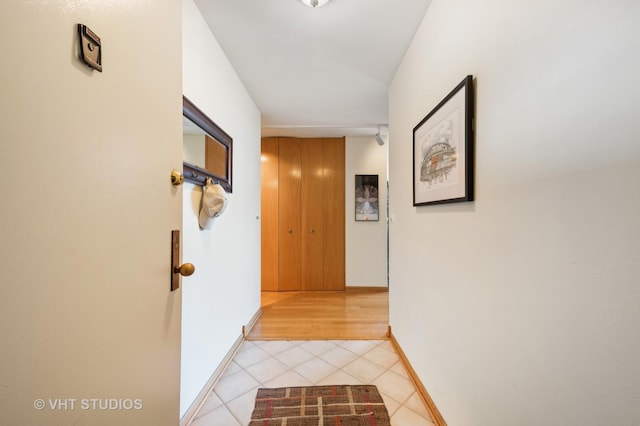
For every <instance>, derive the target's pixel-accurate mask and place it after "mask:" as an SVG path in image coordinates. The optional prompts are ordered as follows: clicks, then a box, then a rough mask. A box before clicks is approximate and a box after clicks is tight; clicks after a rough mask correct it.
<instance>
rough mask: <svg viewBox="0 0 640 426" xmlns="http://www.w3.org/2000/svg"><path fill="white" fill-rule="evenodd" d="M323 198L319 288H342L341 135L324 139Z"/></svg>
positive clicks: (343, 275)
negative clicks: (322, 257)
mask: <svg viewBox="0 0 640 426" xmlns="http://www.w3.org/2000/svg"><path fill="white" fill-rule="evenodd" d="M322 146H323V152H322V158H323V163H324V167H323V169H324V183H325V187H326V189H325V190H324V199H323V209H322V210H323V213H322V215H323V218H324V230H325V232H324V233H323V253H324V286H323V290H344V288H345V255H346V254H345V142H344V138H332V139H324V141H323V144H322Z"/></svg>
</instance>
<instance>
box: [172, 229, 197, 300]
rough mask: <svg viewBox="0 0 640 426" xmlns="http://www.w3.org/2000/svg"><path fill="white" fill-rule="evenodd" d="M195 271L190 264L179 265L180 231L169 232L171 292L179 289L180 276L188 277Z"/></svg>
mask: <svg viewBox="0 0 640 426" xmlns="http://www.w3.org/2000/svg"><path fill="white" fill-rule="evenodd" d="M195 271H196V267H195V266H193V264H192V263H183V264H182V265H181V264H180V231H179V230H177V229H176V230H173V231H171V291H175V290H177V289H179V288H180V276H183V277H188V276H189V275H192V274H193V273H194V272H195Z"/></svg>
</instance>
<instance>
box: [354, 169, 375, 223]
mask: <svg viewBox="0 0 640 426" xmlns="http://www.w3.org/2000/svg"><path fill="white" fill-rule="evenodd" d="M355 211H356V221H358V222H360V221H376V220H380V203H379V196H378V175H356V191H355Z"/></svg>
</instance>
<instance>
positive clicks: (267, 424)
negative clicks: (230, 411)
mask: <svg viewBox="0 0 640 426" xmlns="http://www.w3.org/2000/svg"><path fill="white" fill-rule="evenodd" d="M320 425H323V426H328V425H341V426H359V425H369V426H370V425H377V426H390V425H391V423H390V421H389V413H388V412H387V408H386V407H385V406H384V401H383V400H382V397H381V396H380V393H378V389H377V388H376V387H375V386H373V385H363V386H344V385H341V386H309V387H291V388H276V389H258V395H257V396H256V405H255V408H254V410H253V414H251V423H249V426H320Z"/></svg>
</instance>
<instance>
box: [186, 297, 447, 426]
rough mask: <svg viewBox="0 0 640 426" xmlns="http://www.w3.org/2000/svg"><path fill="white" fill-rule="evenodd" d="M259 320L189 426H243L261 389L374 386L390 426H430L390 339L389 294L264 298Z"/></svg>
mask: <svg viewBox="0 0 640 426" xmlns="http://www.w3.org/2000/svg"><path fill="white" fill-rule="evenodd" d="M261 305H262V314H261V316H260V318H259V319H258V321H257V322H256V323H255V325H254V326H253V327H252V329H251V330H249V333H248V335H247V336H246V340H245V341H244V342H243V343H242V344H241V346H240V347H239V349H238V351H237V352H236V353H235V355H234V356H233V359H232V361H231V362H230V363H229V364H228V365H227V367H226V369H225V371H224V373H223V374H222V376H221V378H220V380H218V382H217V383H216V384H215V386H214V388H213V390H212V391H211V392H209V394H208V396H207V398H206V400H205V401H204V402H203V404H202V405H201V407H200V408H199V410H198V411H197V413H196V414H195V415H194V419H193V421H192V422H191V423H190V424H191V425H192V426H239V425H248V424H249V422H250V419H251V413H252V411H253V407H254V401H255V396H256V394H257V392H258V388H264V387H267V388H276V387H289V386H312V385H361V384H373V385H376V386H377V388H378V390H379V391H380V393H381V395H382V397H383V399H384V402H385V406H386V407H387V411H388V412H389V416H390V418H391V424H392V425H393V426H433V425H434V422H433V421H432V420H431V417H430V415H429V412H428V411H427V409H426V407H425V404H424V403H423V400H422V399H421V396H420V394H419V392H418V391H417V390H416V387H415V386H414V384H413V382H412V381H411V378H410V374H409V373H408V372H407V370H406V368H405V366H404V364H403V362H402V360H401V356H400V355H399V353H398V352H397V351H396V348H395V347H394V345H393V344H392V341H391V340H389V339H388V336H387V333H388V324H389V305H388V293H387V292H386V291H379V290H376V291H372V290H369V289H367V290H347V291H344V292H342V291H340V292H337V291H336V292H283V293H271V292H265V293H262V303H261Z"/></svg>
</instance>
